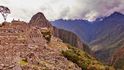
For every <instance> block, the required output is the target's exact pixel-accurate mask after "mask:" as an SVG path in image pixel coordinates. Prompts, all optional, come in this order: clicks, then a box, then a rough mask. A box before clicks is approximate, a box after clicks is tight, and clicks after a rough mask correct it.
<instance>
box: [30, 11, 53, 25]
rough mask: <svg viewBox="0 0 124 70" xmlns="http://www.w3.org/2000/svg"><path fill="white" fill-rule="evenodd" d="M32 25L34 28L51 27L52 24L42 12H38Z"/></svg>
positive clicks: (31, 22)
mask: <svg viewBox="0 0 124 70" xmlns="http://www.w3.org/2000/svg"><path fill="white" fill-rule="evenodd" d="M29 24H30V25H33V26H38V27H39V26H40V27H51V24H50V22H49V21H48V20H47V19H46V17H45V16H44V14H43V13H42V12H38V13H37V14H35V15H34V16H33V17H32V18H31V20H30V22H29Z"/></svg>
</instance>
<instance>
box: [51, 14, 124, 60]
mask: <svg viewBox="0 0 124 70" xmlns="http://www.w3.org/2000/svg"><path fill="white" fill-rule="evenodd" d="M52 23H53V25H54V26H56V27H58V28H62V29H66V30H70V31H73V32H74V33H76V34H77V35H78V36H79V37H80V38H81V39H82V40H83V41H84V42H86V43H87V44H88V45H89V46H90V48H91V50H92V51H93V52H94V53H95V55H96V56H97V58H99V59H100V60H101V61H103V62H107V61H109V60H110V57H111V56H112V54H113V53H114V52H115V50H116V49H118V48H120V47H124V14H122V13H119V12H114V13H113V14H111V15H110V16H107V17H101V18H98V19H96V20H95V21H93V22H89V21H87V20H62V19H59V20H56V21H53V22H52Z"/></svg>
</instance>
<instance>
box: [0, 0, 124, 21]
mask: <svg viewBox="0 0 124 70" xmlns="http://www.w3.org/2000/svg"><path fill="white" fill-rule="evenodd" d="M0 5H5V6H7V7H9V8H10V10H11V15H9V16H8V20H12V19H13V18H15V19H21V20H24V21H29V20H30V18H31V17H32V16H33V15H34V14H36V13H37V12H39V11H40V12H43V13H44V14H45V16H46V17H47V18H48V19H49V20H56V19H60V18H64V19H89V20H92V19H95V18H97V17H99V16H106V15H110V14H111V13H113V12H114V11H119V12H122V13H124V0H0ZM0 21H3V19H2V16H1V15H0Z"/></svg>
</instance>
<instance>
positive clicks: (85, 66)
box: [62, 45, 115, 70]
mask: <svg viewBox="0 0 124 70" xmlns="http://www.w3.org/2000/svg"><path fill="white" fill-rule="evenodd" d="M62 54H63V56H64V57H66V58H67V59H68V60H70V61H72V62H74V63H76V64H77V65H78V66H79V67H81V68H82V70H115V69H114V68H113V67H110V66H107V65H104V64H102V63H100V62H99V61H97V60H96V59H95V58H93V57H92V56H90V55H89V54H87V53H86V52H83V51H82V50H80V49H78V48H75V47H71V46H70V45H68V50H66V51H62Z"/></svg>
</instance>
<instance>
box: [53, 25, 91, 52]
mask: <svg viewBox="0 0 124 70" xmlns="http://www.w3.org/2000/svg"><path fill="white" fill-rule="evenodd" d="M53 31H54V32H53V35H54V36H55V37H58V38H60V39H62V40H63V42H65V43H69V44H71V45H72V46H75V47H77V48H80V49H83V50H84V51H86V52H88V53H90V49H89V47H88V46H87V45H86V44H84V43H83V42H82V41H81V40H80V38H79V37H78V36H77V35H76V34H74V33H72V32H70V31H67V30H64V29H59V28H56V27H53Z"/></svg>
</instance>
